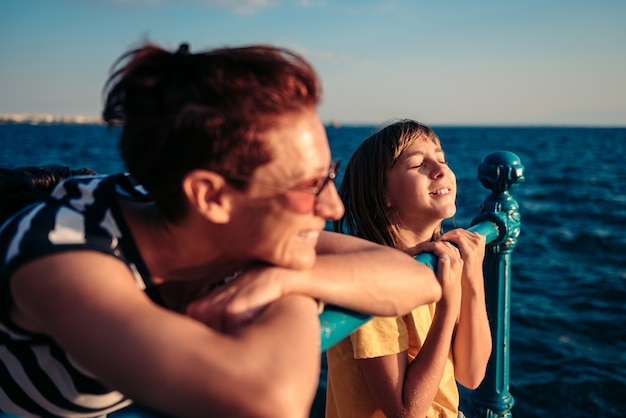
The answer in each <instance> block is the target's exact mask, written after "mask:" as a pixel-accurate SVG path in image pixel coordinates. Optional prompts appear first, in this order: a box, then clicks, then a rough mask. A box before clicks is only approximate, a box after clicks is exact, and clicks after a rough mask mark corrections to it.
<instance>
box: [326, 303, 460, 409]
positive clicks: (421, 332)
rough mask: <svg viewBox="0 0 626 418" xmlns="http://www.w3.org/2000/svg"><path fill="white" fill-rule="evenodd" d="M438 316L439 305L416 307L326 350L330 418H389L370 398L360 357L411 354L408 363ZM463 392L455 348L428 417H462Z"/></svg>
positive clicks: (373, 322) (374, 321) (367, 326)
mask: <svg viewBox="0 0 626 418" xmlns="http://www.w3.org/2000/svg"><path fill="white" fill-rule="evenodd" d="M434 312H435V304H430V305H424V306H420V307H417V308H416V309H414V310H413V311H411V312H410V313H409V314H408V315H405V316H402V317H376V318H373V319H372V320H371V321H369V322H367V323H366V324H364V325H362V326H361V327H360V328H358V329H357V330H356V331H354V332H353V333H352V334H350V336H349V337H347V338H345V339H343V340H342V341H340V342H339V343H337V344H336V345H334V346H332V347H331V348H329V349H328V350H327V351H326V356H327V358H328V383H327V393H326V418H366V417H384V416H385V415H384V414H383V412H382V411H381V410H380V408H379V407H378V406H377V405H376V402H375V401H374V398H373V397H372V395H371V394H370V391H369V388H368V387H367V383H366V382H365V378H364V377H363V374H362V373H361V369H360V367H359V363H358V361H357V360H358V359H364V358H372V357H380V356H386V355H392V354H398V353H401V352H402V351H405V350H406V351H407V352H408V355H409V362H411V361H413V359H414V358H415V356H416V355H417V353H418V352H419V350H420V348H421V347H422V344H423V343H424V340H425V339H426V335H428V330H429V329H430V325H431V323H432V319H433V316H434ZM458 406H459V392H458V388H457V385H456V381H455V379H454V365H453V363H452V350H450V353H449V354H448V359H447V361H446V365H445V369H444V372H443V377H442V379H441V384H440V385H439V390H438V391H437V394H436V395H435V399H434V400H433V403H432V404H431V406H430V409H429V410H428V414H427V415H426V416H427V417H428V418H435V417H450V418H452V417H454V418H456V417H457V416H458V413H459V412H458V411H459V409H458Z"/></svg>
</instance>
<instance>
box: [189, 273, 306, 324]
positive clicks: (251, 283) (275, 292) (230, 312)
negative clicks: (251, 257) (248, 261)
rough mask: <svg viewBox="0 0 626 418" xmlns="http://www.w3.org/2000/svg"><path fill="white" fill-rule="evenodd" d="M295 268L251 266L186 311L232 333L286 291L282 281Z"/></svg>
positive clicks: (190, 315)
mask: <svg viewBox="0 0 626 418" xmlns="http://www.w3.org/2000/svg"><path fill="white" fill-rule="evenodd" d="M297 274H301V273H299V272H297V271H295V270H289V269H285V268H280V267H269V266H254V267H250V268H248V269H246V270H245V271H244V272H242V273H241V274H240V275H239V276H237V277H236V278H235V279H233V280H231V281H229V282H227V283H226V284H224V285H223V286H220V287H217V288H216V289H214V290H212V291H211V292H209V293H207V294H204V295H202V296H200V297H199V298H198V299H196V300H194V301H192V302H191V303H189V304H188V305H187V308H186V310H185V314H186V315H187V316H189V317H191V318H194V319H196V320H198V321H200V322H203V323H204V324H206V325H208V326H210V327H211V328H213V329H215V330H217V331H220V332H225V333H228V334H232V333H235V332H237V330H239V329H240V328H241V327H244V326H246V325H248V324H249V323H250V322H252V321H253V320H254V319H255V318H256V317H257V316H258V314H259V313H260V312H261V311H262V310H263V309H265V308H266V307H267V306H268V305H269V304H270V303H272V302H274V301H276V300H278V299H279V298H281V297H282V296H284V295H285V294H286V292H285V287H284V283H285V281H286V280H289V279H290V278H291V279H293V277H292V276H293V275H297Z"/></svg>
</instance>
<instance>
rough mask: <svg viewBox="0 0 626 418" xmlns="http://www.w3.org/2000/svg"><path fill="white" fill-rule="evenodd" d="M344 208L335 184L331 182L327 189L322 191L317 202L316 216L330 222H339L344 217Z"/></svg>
mask: <svg viewBox="0 0 626 418" xmlns="http://www.w3.org/2000/svg"><path fill="white" fill-rule="evenodd" d="M344 210H345V209H344V206H343V202H342V201H341V198H340V197H339V193H337V187H336V186H335V183H333V182H330V184H328V186H327V187H325V188H324V190H322V192H321V193H320V195H319V196H318V197H317V201H316V202H315V214H316V215H318V216H320V217H322V218H324V219H330V220H333V221H335V220H337V219H339V218H341V216H343V213H344Z"/></svg>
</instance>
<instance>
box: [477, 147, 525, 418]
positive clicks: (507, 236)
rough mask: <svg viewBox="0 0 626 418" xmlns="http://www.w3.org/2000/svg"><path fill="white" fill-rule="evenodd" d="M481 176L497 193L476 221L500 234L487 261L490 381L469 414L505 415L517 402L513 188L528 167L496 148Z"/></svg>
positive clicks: (515, 209) (516, 220)
mask: <svg viewBox="0 0 626 418" xmlns="http://www.w3.org/2000/svg"><path fill="white" fill-rule="evenodd" d="M478 179H479V180H480V182H481V183H482V185H483V186H484V187H485V188H487V189H489V190H491V191H492V193H491V194H490V195H489V196H487V198H486V199H485V201H484V202H483V204H482V208H481V213H480V215H478V216H477V217H476V218H475V219H474V220H473V221H472V223H474V224H479V223H483V222H485V221H490V222H493V223H494V224H496V225H498V230H499V232H500V235H499V236H498V238H497V239H496V240H495V241H494V242H492V243H491V244H489V245H488V246H487V248H486V253H485V262H484V265H483V268H484V273H485V297H486V301H487V314H488V316H489V323H490V324H491V336H492V339H493V349H492V352H491V358H490V359H489V363H488V365H487V373H486V375H485V379H484V380H483V382H482V383H481V384H480V386H479V387H478V388H477V389H476V390H475V391H472V392H471V393H470V396H469V398H470V400H471V403H472V404H473V408H472V410H471V412H470V413H469V415H470V416H471V417H476V418H478V417H489V418H498V417H503V418H504V417H511V416H512V413H511V408H512V407H513V404H514V399H513V396H512V395H511V394H510V393H509V359H510V350H509V348H510V345H509V343H510V327H509V325H510V310H509V306H510V299H511V293H510V287H511V253H512V252H513V249H514V248H515V246H516V245H517V240H518V237H519V234H520V227H521V217H520V212H519V205H518V203H517V201H516V200H515V199H514V198H513V197H512V196H511V194H510V193H509V190H511V189H513V188H515V187H517V186H518V184H519V183H521V182H523V181H524V180H525V178H524V166H523V165H522V163H521V161H520V159H519V157H518V156H517V155H515V154H513V153H511V152H508V151H498V152H494V153H491V154H489V155H487V156H485V158H483V160H482V162H481V164H480V166H479V167H478Z"/></svg>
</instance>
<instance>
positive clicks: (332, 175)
mask: <svg viewBox="0 0 626 418" xmlns="http://www.w3.org/2000/svg"><path fill="white" fill-rule="evenodd" d="M340 163H341V161H340V160H335V161H333V162H331V163H330V166H329V167H328V173H327V174H326V175H325V176H324V177H320V178H319V179H318V180H317V182H316V184H315V185H314V186H308V185H296V186H293V187H283V186H277V185H275V184H271V183H266V182H263V181H259V180H254V181H253V180H252V179H251V178H250V177H245V176H238V175H236V174H228V175H223V177H224V178H225V179H226V180H231V181H242V182H246V183H249V184H250V183H256V184H260V185H263V186H265V187H270V188H272V189H275V190H280V191H282V192H284V193H285V194H293V193H305V194H308V195H311V196H312V197H314V201H316V200H317V199H318V198H319V195H320V194H321V193H322V192H323V191H324V189H325V188H326V186H328V184H329V183H331V182H332V183H334V182H335V179H336V178H337V172H338V171H339V164H340Z"/></svg>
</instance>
